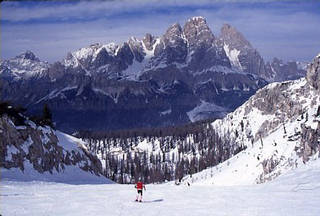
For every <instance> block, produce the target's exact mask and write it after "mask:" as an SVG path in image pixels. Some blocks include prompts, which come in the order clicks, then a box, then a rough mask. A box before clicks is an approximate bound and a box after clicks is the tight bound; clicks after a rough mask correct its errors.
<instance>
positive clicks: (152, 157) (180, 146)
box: [77, 122, 244, 183]
mask: <svg viewBox="0 0 320 216" xmlns="http://www.w3.org/2000/svg"><path fill="white" fill-rule="evenodd" d="M224 134H225V135H221V134H218V133H217V132H216V131H215V130H214V129H213V127H212V126H211V124H210V123H208V122H198V123H191V124H188V125H185V126H178V127H168V128H154V129H136V130H123V131H109V132H101V131H100V132H90V131H80V132H79V133H78V134H77V136H78V137H80V138H82V139H83V140H85V141H86V142H87V143H88V144H87V145H88V146H87V147H88V149H89V150H90V151H91V152H93V153H94V154H97V155H98V156H99V157H100V159H101V161H102V162H103V165H104V166H105V175H106V177H108V178H110V179H111V180H113V181H115V182H118V183H134V182H136V181H137V180H138V179H141V180H143V181H144V182H146V183H156V182H164V181H171V180H176V181H177V182H179V181H181V179H182V178H183V177H184V176H186V175H192V174H194V173H197V172H200V171H202V170H204V169H206V168H208V167H211V166H215V165H217V164H219V163H221V162H223V161H224V160H227V159H228V158H230V157H231V156H232V155H234V154H236V153H238V152H239V151H241V150H243V149H244V148H243V147H242V146H240V147H239V146H237V145H235V143H234V141H233V140H231V139H230V138H229V136H228V131H226V132H224Z"/></svg>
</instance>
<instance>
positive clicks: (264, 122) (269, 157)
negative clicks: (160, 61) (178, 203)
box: [184, 58, 320, 185]
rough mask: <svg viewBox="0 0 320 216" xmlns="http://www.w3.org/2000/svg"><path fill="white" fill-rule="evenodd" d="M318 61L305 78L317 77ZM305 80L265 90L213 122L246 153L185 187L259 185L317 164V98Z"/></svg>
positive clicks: (319, 137) (319, 106) (319, 124)
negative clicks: (195, 185)
mask: <svg viewBox="0 0 320 216" xmlns="http://www.w3.org/2000/svg"><path fill="white" fill-rule="evenodd" d="M318 61H319V60H318V58H316V59H315V60H314V63H313V64H312V65H311V66H310V68H309V73H311V71H313V70H315V71H316V72H318V73H319V67H318V66H317V64H318ZM316 72H315V73H316ZM309 80H310V78H309V79H308V80H307V79H306V78H302V79H300V80H296V81H288V82H282V83H273V84H270V85H268V86H266V87H265V88H263V89H261V90H259V91H258V92H257V93H256V94H255V95H254V96H252V97H251V98H250V99H249V100H248V101H247V102H246V103H245V104H243V105H242V106H241V107H239V108H238V109H236V110H235V111H234V112H233V113H230V114H229V115H227V116H226V117H225V118H224V119H222V120H216V121H215V122H213V123H212V126H213V128H214V129H215V130H216V131H217V132H218V133H219V134H228V135H229V136H230V138H231V139H232V140H234V144H235V145H239V146H243V147H244V148H246V150H244V151H242V152H240V153H239V154H237V155H235V156H234V157H232V158H230V159H229V160H227V161H225V162H224V163H222V164H219V165H218V166H216V167H212V168H209V169H207V170H204V171H202V172H200V173H197V174H195V175H193V176H187V177H185V179H184V181H190V182H196V183H197V184H214V185H246V184H254V183H263V182H265V181H269V180H272V179H274V178H276V177H277V176H279V175H281V174H283V173H285V172H287V171H288V170H290V169H294V168H296V167H298V166H301V164H303V163H305V162H306V161H308V160H309V159H310V158H315V159H317V158H319V151H320V148H319V147H320V145H319V143H320V94H319V89H318V88H317V86H316V85H314V84H313V83H312V82H310V81H309ZM312 80H314V81H315V82H316V79H312ZM318 160H319V159H318Z"/></svg>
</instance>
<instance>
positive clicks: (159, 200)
mask: <svg viewBox="0 0 320 216" xmlns="http://www.w3.org/2000/svg"><path fill="white" fill-rule="evenodd" d="M162 201H163V199H155V200H145V201H143V202H144V203H154V202H162Z"/></svg>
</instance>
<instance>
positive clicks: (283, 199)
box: [0, 160, 320, 216]
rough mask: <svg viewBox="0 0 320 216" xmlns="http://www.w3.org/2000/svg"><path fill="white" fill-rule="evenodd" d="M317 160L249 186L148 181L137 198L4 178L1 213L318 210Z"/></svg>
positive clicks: (295, 215)
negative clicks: (155, 182)
mask: <svg viewBox="0 0 320 216" xmlns="http://www.w3.org/2000/svg"><path fill="white" fill-rule="evenodd" d="M319 170H320V163H319V160H317V161H313V162H311V163H309V164H307V165H304V166H303V167H301V168H299V169H296V170H292V171H290V172H288V173H287V174H286V175H283V176H282V177H279V178H278V179H277V180H275V181H273V182H272V183H267V184H262V185H253V186H231V187H217V186H209V185H206V186H199V185H191V187H187V186H183V187H177V186H174V185H170V184H164V185H147V186H146V188H147V190H146V191H145V193H144V203H135V202H134V201H133V200H134V199H135V189H134V187H133V185H118V184H109V185H76V186H75V185H68V184H57V183H45V182H37V183H33V182H27V183H21V182H12V181H3V182H2V184H1V185H0V191H1V197H2V200H1V204H2V208H1V214H3V215H34V216H37V215H71V216H72V215H77V216H78V215H95V216H99V215H132V216H135V215H139V216H140V215H151V216H152V215H155V216H156V215H183V216H188V215H192V216H193V215H216V216H220V215H221V216H222V215H224V216H226V215H240V216H248V215H251V216H267V215H268V216H271V215H272V216H283V215H290V216H301V215H304V216H317V215H319V212H320V206H319V202H320V185H319V181H318V179H319V178H320V171H319Z"/></svg>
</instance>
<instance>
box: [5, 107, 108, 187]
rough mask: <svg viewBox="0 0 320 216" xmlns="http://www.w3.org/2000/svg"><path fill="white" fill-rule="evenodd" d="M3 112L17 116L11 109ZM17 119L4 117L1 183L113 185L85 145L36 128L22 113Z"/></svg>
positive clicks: (51, 131)
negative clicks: (10, 181)
mask: <svg viewBox="0 0 320 216" xmlns="http://www.w3.org/2000/svg"><path fill="white" fill-rule="evenodd" d="M1 108H2V109H8V113H13V112H15V111H13V110H14V108H13V107H11V106H8V107H6V108H4V107H3V106H2V107H1ZM19 116H20V117H19ZM16 117H17V118H16ZM16 117H13V116H12V115H10V114H9V115H8V114H6V113H1V116H0V150H1V161H0V162H1V172H0V173H1V179H9V180H18V181H34V180H39V181H54V182H64V183H71V184H80V183H111V181H110V180H108V179H106V178H105V177H104V176H103V172H102V166H101V163H100V161H99V160H98V159H97V158H96V156H93V155H92V154H90V153H89V152H88V150H87V148H86V147H85V143H84V142H83V141H81V140H79V139H77V138H74V137H72V136H69V135H67V134H64V133H61V132H59V131H55V130H53V129H52V128H50V127H49V126H40V125H36V124H35V123H34V122H32V121H30V120H28V119H27V118H25V117H24V116H23V115H22V114H21V113H17V116H16Z"/></svg>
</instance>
